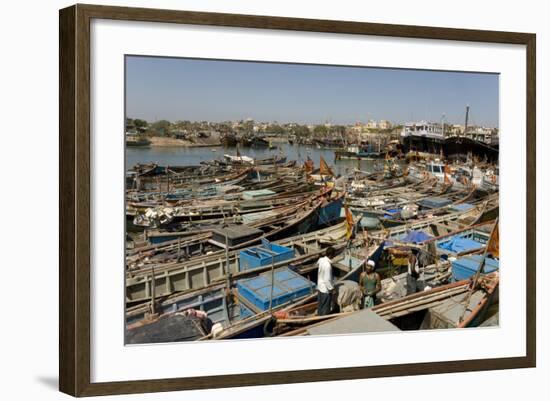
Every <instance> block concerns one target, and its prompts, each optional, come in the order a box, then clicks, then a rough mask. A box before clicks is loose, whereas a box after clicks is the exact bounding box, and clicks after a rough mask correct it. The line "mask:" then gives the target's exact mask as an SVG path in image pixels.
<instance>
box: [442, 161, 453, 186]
mask: <svg viewBox="0 0 550 401" xmlns="http://www.w3.org/2000/svg"><path fill="white" fill-rule="evenodd" d="M443 170H444V171H445V178H444V180H443V182H444V183H445V185H449V184H450V183H451V180H450V178H449V176H448V175H447V174H450V173H451V169H450V168H449V165H448V164H445V167H444V168H443Z"/></svg>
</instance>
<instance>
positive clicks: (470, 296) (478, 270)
mask: <svg viewBox="0 0 550 401" xmlns="http://www.w3.org/2000/svg"><path fill="white" fill-rule="evenodd" d="M497 227H498V217H497V218H496V220H495V225H494V226H493V229H492V230H491V235H490V236H489V240H488V241H487V244H485V251H483V255H482V256H481V261H480V262H479V267H478V268H477V271H476V274H475V275H474V279H473V282H472V284H471V285H470V290H469V291H468V296H467V297H466V303H465V305H464V312H462V316H460V319H459V322H461V323H462V321H463V320H464V316H465V315H466V310H468V306H469V305H470V300H471V298H472V294H473V293H474V290H475V289H476V287H477V281H478V280H479V276H480V275H481V273H482V272H483V268H484V267H485V258H486V257H487V253H488V252H489V244H490V243H491V240H492V239H493V235H494V234H495V230H496V228H497Z"/></svg>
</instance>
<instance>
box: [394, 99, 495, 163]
mask: <svg viewBox="0 0 550 401" xmlns="http://www.w3.org/2000/svg"><path fill="white" fill-rule="evenodd" d="M468 113H469V107H466V122H465V125H464V133H465V134H464V133H463V134H461V135H457V134H455V133H453V132H451V130H450V129H448V128H449V127H448V126H447V125H446V124H445V123H444V122H443V121H441V122H440V123H436V122H429V121H419V122H411V123H407V124H405V125H404V126H403V130H402V131H401V143H402V144H403V150H404V151H405V152H407V153H409V154H420V153H423V154H429V155H437V156H445V157H446V158H451V159H452V158H461V157H464V156H465V155H467V154H471V155H473V156H476V157H478V158H480V159H485V160H487V161H491V162H495V161H497V160H498V145H496V144H493V143H486V142H482V141H478V140H476V139H474V137H473V136H472V135H470V134H471V132H470V131H469V127H468Z"/></svg>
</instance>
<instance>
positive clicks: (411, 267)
mask: <svg viewBox="0 0 550 401" xmlns="http://www.w3.org/2000/svg"><path fill="white" fill-rule="evenodd" d="M419 277H420V266H419V264H418V258H417V256H416V252H415V250H414V249H412V250H411V253H410V255H409V260H408V262H407V295H411V294H414V293H415V292H416V290H417V280H418V278H419Z"/></svg>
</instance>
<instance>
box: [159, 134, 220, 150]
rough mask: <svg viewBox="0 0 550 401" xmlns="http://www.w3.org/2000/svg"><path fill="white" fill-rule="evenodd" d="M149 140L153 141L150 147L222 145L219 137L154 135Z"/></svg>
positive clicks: (205, 146)
mask: <svg viewBox="0 0 550 401" xmlns="http://www.w3.org/2000/svg"><path fill="white" fill-rule="evenodd" d="M149 140H150V141H151V144H150V145H149V146H150V147H183V148H207V147H215V146H221V145H222V143H221V142H220V141H219V139H218V138H215V139H214V138H203V139H197V140H196V141H189V140H186V139H177V138H167V137H161V136H154V137H151V138H149Z"/></svg>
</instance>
